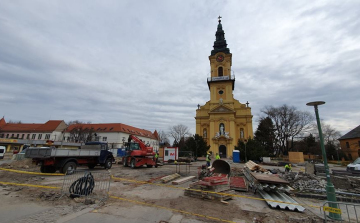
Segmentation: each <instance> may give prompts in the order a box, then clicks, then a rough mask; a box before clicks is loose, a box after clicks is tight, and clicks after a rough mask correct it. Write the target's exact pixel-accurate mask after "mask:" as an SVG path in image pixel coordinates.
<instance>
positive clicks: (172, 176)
mask: <svg viewBox="0 0 360 223" xmlns="http://www.w3.org/2000/svg"><path fill="white" fill-rule="evenodd" d="M179 177H180V175H179V174H177V173H174V174H171V175H168V176H166V177H163V178H161V182H163V183H167V182H169V181H172V180H175V179H177V178H179Z"/></svg>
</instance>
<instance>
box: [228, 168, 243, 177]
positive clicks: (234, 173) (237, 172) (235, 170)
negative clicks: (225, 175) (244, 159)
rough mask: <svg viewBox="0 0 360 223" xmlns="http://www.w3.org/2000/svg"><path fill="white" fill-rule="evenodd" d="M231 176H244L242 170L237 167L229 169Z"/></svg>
mask: <svg viewBox="0 0 360 223" xmlns="http://www.w3.org/2000/svg"><path fill="white" fill-rule="evenodd" d="M231 176H232V177H241V176H244V172H243V169H241V168H238V167H233V168H231Z"/></svg>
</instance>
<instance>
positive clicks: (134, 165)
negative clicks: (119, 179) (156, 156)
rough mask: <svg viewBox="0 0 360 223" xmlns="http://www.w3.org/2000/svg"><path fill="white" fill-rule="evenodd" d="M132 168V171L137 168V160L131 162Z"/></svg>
mask: <svg viewBox="0 0 360 223" xmlns="http://www.w3.org/2000/svg"><path fill="white" fill-rule="evenodd" d="M130 167H131V169H135V167H136V160H135V159H132V160H131V162H130Z"/></svg>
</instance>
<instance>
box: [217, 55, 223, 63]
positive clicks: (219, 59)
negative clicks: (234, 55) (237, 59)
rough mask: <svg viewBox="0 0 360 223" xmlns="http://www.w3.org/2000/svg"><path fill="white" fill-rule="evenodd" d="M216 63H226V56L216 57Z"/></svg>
mask: <svg viewBox="0 0 360 223" xmlns="http://www.w3.org/2000/svg"><path fill="white" fill-rule="evenodd" d="M216 61H217V62H223V61H224V56H223V55H218V56H217V57H216Z"/></svg>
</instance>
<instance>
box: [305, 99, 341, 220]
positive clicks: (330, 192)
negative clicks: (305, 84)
mask: <svg viewBox="0 0 360 223" xmlns="http://www.w3.org/2000/svg"><path fill="white" fill-rule="evenodd" d="M323 104H325V102H324V101H314V102H309V103H307V104H306V105H307V106H314V108H315V115H316V122H317V126H318V130H319V138H320V147H321V152H322V156H323V160H324V168H325V174H326V181H327V184H326V196H327V200H328V201H333V202H336V194H335V188H334V185H333V184H332V183H331V179H330V173H329V166H328V163H327V158H326V151H325V146H324V138H323V135H322V130H321V124H320V118H319V110H318V105H323ZM329 206H330V207H332V208H338V205H337V204H336V203H331V202H329ZM329 217H330V218H332V219H336V220H341V215H340V214H336V213H332V212H329Z"/></svg>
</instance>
